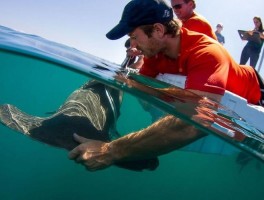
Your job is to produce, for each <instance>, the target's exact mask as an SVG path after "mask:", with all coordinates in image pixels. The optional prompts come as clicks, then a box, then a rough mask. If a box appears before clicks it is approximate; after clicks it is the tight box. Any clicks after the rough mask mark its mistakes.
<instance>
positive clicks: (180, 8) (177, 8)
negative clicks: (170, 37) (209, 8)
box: [171, 0, 217, 40]
mask: <svg viewBox="0 0 264 200" xmlns="http://www.w3.org/2000/svg"><path fill="white" fill-rule="evenodd" d="M171 7H172V8H173V11H174V13H175V14H176V16H177V18H178V19H179V20H181V22H182V26H183V27H184V28H187V29H189V30H192V31H196V32H199V33H203V34H205V35H208V36H209V37H211V38H213V39H215V40H217V37H216V35H215V33H214V31H213V29H212V27H211V25H210V23H209V22H208V21H207V20H206V19H205V18H204V17H203V16H201V15H199V14H197V13H196V12H195V11H194V10H195V8H196V2H195V0H171Z"/></svg>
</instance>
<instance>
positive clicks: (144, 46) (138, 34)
mask: <svg viewBox="0 0 264 200" xmlns="http://www.w3.org/2000/svg"><path fill="white" fill-rule="evenodd" d="M154 32H155V31H154ZM129 36H130V44H131V47H132V48H137V50H139V51H141V52H142V54H143V55H144V56H146V57H152V56H155V55H156V54H158V53H159V52H161V50H162V43H161V41H160V40H159V39H158V38H157V37H156V36H155V33H153V34H152V36H151V37H148V36H147V35H146V34H145V33H144V31H143V30H142V29H140V28H136V29H135V30H134V31H133V32H131V33H130V34H129Z"/></svg>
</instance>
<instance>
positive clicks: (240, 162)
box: [0, 27, 264, 200]
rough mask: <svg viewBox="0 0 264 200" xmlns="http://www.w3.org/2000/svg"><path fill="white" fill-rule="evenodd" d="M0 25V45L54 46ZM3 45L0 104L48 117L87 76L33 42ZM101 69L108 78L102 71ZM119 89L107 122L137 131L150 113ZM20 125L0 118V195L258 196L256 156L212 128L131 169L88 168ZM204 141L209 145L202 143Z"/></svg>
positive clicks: (13, 198)
mask: <svg viewBox="0 0 264 200" xmlns="http://www.w3.org/2000/svg"><path fill="white" fill-rule="evenodd" d="M0 30H1V34H0V40H6V41H8V42H6V43H5V45H6V44H8V43H9V42H10V43H13V40H16V41H20V43H19V44H20V45H21V46H23V44H25V43H26V44H27V45H28V44H30V43H31V44H32V46H34V47H35V46H37V45H44V44H45V47H49V46H50V47H52V48H51V49H50V51H52V50H53V49H54V45H56V43H49V41H46V40H44V39H42V38H38V37H37V36H34V35H23V34H22V35H21V34H19V33H17V32H16V31H13V30H10V29H8V28H6V27H0ZM4 34H8V37H7V36H5V35H4ZM40 40H41V42H40ZM36 43H37V45H36ZM12 48H15V47H14V46H12ZM57 48H58V49H60V48H65V49H67V52H71V51H72V55H74V56H75V55H76V54H78V51H76V50H75V49H71V48H69V47H67V46H61V45H59V44H58V46H57ZM6 49H7V50H6V51H2V50H1V51H0V106H1V105H4V104H10V105H14V106H15V107H17V108H18V109H19V110H21V111H23V112H24V113H27V114H28V115H30V116H38V117H39V118H49V117H51V116H54V113H56V112H57V111H58V110H59V109H60V108H61V106H62V105H63V104H64V102H65V101H66V99H67V98H68V97H69V96H70V95H71V94H72V93H73V92H74V91H75V90H77V89H79V88H80V87H82V86H83V85H84V84H86V83H87V81H89V80H91V79H92V77H93V76H87V75H86V74H85V73H80V72H79V71H78V70H72V69H67V68H65V67H62V65H64V64H65V63H67V62H69V65H71V64H72V63H70V62H72V61H70V60H67V59H62V58H59V57H58V58H54V59H57V60H62V61H61V64H60V63H54V62H51V61H49V60H45V59H41V58H39V59H37V58H36V57H35V56H34V55H35V54H39V50H37V49H34V48H32V49H31V50H30V51H31V52H32V55H31V56H29V55H24V54H23V53H21V54H18V53H15V52H13V51H11V50H12V49H10V51H8V48H6ZM79 54H81V56H80V57H87V60H88V61H87V60H84V61H85V62H83V63H84V64H89V60H93V62H95V63H96V62H99V61H100V62H109V61H104V60H102V59H99V58H97V57H93V56H92V55H88V54H87V55H86V54H85V53H83V52H79ZM62 57H63V55H62ZM80 57H78V58H80ZM86 61H87V62H86ZM114 66H115V65H114ZM80 67H82V66H80ZM102 76H104V77H108V74H107V71H106V74H105V75H102ZM109 79H110V77H109ZM122 96H123V98H122V103H121V106H120V113H118V116H117V119H116V124H114V128H115V129H116V131H117V132H118V133H119V134H120V135H125V134H128V133H131V132H133V131H137V130H140V129H142V128H145V127H147V126H149V125H150V124H151V123H152V122H153V120H154V119H153V115H151V113H150V112H147V111H146V110H145V109H144V108H143V106H142V101H141V100H140V99H139V98H138V97H136V96H134V95H132V94H130V93H128V92H124V93H123V95H122ZM13 113H17V111H16V112H13ZM11 114H12V113H11ZM112 117H114V116H112ZM11 118H12V119H17V121H16V120H14V121H13V122H12V123H13V124H15V122H16V124H15V125H14V126H15V127H16V128H17V127H22V128H25V126H22V124H23V123H27V125H28V126H33V125H32V124H29V121H26V120H24V119H23V118H15V116H13V115H12V116H11ZM39 118H36V120H37V119H38V120H40V119H39ZM29 119H31V118H28V120H29ZM34 119H35V118H34ZM23 120H24V121H23ZM30 122H33V121H30ZM38 122H39V121H38ZM10 126H11V125H10ZM111 128H112V127H111ZM23 131H24V132H27V131H26V130H21V131H16V130H15V129H14V128H13V129H11V128H9V127H8V126H6V125H4V124H0V156H1V163H0V179H1V181H0V199H3V200H24V199H25V200H33V199H40V200H42V199H43V200H44V199H45V200H47V199H54V200H60V199H76V200H83V199H96V200H103V199H110V200H111V199H113V200H119V199H120V200H121V199H126V200H134V199H138V200H141V199H142V200H143V199H151V200H160V199H166V200H170V199H171V200H175V199H177V200H189V199H190V200H192V199H198V200H199V199H203V200H205V199H215V200H218V199H219V200H220V199H221V200H222V199H239V200H247V199H248V200H249V199H250V200H251V199H262V198H263V197H262V196H263V194H264V193H263V185H264V165H263V161H261V160H259V159H257V158H255V157H253V156H251V155H249V154H248V152H246V151H243V150H241V149H238V148H237V147H235V146H233V145H231V144H229V143H227V142H226V141H224V140H222V139H221V138H218V137H216V136H214V135H209V136H207V138H206V139H201V141H198V142H197V143H195V144H194V145H193V146H191V145H190V146H187V147H186V148H183V149H180V150H177V151H173V152H171V153H169V154H166V155H163V156H160V157H159V165H158V166H157V168H156V169H154V170H142V171H136V170H131V169H127V168H123V167H120V166H117V165H113V166H111V167H109V168H107V169H104V170H100V171H96V172H90V171H88V170H86V169H85V167H84V166H82V165H80V164H78V163H75V162H74V161H72V160H69V159H68V151H67V150H66V149H67V148H58V147H55V146H54V145H49V144H44V143H43V142H39V141H37V140H35V139H32V138H30V137H28V136H27V135H23V134H21V133H20V132H23ZM208 142H209V143H210V144H211V145H210V146H206V145H205V143H208ZM195 145H196V146H195ZM197 146H199V147H197Z"/></svg>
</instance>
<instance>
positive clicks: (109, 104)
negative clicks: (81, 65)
mask: <svg viewBox="0 0 264 200" xmlns="http://www.w3.org/2000/svg"><path fill="white" fill-rule="evenodd" d="M122 96H123V92H122V91H120V90H117V89H115V88H112V87H109V86H107V85H106V84H103V83H101V82H99V81H96V80H89V81H87V82H86V83H85V84H84V85H82V86H81V87H80V88H78V89H76V90H75V91H73V92H72V93H71V94H70V96H69V97H68V98H67V99H66V101H65V102H64V103H63V104H62V105H61V106H60V107H59V108H58V110H57V111H56V112H53V114H51V115H50V116H48V117H39V116H33V115H30V114H28V113H26V112H23V111H22V110H20V109H19V108H17V107H16V106H14V105H11V104H2V105H0V122H1V123H2V124H3V125H5V126H7V127H9V128H10V129H13V130H15V131H16V132H19V133H21V134H23V135H25V136H28V137H30V138H31V139H35V140H37V141H39V142H42V143H45V144H48V145H51V146H53V147H58V148H63V149H65V150H68V151H70V150H72V149H73V148H75V147H76V146H78V145H79V144H78V143H77V142H76V141H75V140H74V139H73V133H77V134H78V135H81V136H83V137H85V138H89V139H94V140H100V141H104V142H110V141H111V140H113V139H116V138H118V137H120V134H119V133H118V132H117V129H116V123H117V120H118V117H119V115H120V107H121V104H122ZM115 165H116V166H117V167H120V168H124V169H128V170H133V171H143V170H155V169H156V168H157V167H158V165H159V160H158V158H157V157H155V158H149V159H143V160H133V161H120V162H117V163H115Z"/></svg>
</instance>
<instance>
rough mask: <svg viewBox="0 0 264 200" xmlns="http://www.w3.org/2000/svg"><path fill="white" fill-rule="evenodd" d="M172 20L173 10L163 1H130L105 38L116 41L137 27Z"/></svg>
mask: <svg viewBox="0 0 264 200" xmlns="http://www.w3.org/2000/svg"><path fill="white" fill-rule="evenodd" d="M172 19H173V10H172V8H171V7H170V6H169V5H168V4H167V3H166V2H164V1H163V0H132V1H130V2H129V3H128V4H127V5H126V6H125V8H124V11H123V14H122V17H121V20H120V22H119V23H118V24H117V25H116V26H115V27H114V28H113V29H112V30H111V31H109V32H108V33H107V34H106V37H107V38H108V39H110V40H117V39H119V38H121V37H123V36H125V35H127V34H128V33H130V32H132V31H133V30H134V29H135V28H137V27H138V26H141V25H150V24H155V23H163V22H169V21H171V20H172Z"/></svg>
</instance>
